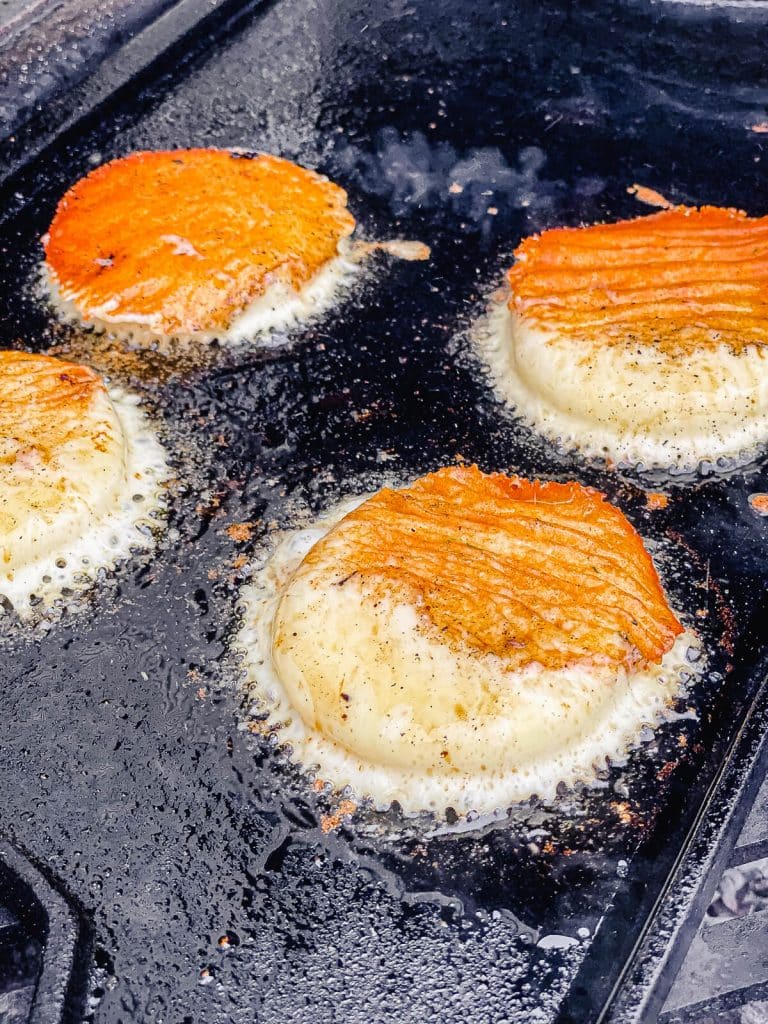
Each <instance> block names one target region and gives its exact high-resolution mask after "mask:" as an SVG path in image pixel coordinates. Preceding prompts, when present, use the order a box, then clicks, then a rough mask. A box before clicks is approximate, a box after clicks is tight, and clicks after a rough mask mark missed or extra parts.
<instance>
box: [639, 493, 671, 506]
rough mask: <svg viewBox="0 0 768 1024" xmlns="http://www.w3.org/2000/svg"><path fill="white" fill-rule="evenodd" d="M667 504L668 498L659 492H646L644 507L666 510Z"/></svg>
mask: <svg viewBox="0 0 768 1024" xmlns="http://www.w3.org/2000/svg"><path fill="white" fill-rule="evenodd" d="M668 504H669V497H668V496H667V495H666V494H662V493H661V491H648V493H647V494H646V496H645V507H646V508H650V509H657V508H666V507H667V505H668Z"/></svg>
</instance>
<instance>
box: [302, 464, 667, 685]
mask: <svg viewBox="0 0 768 1024" xmlns="http://www.w3.org/2000/svg"><path fill="white" fill-rule="evenodd" d="M340 534H341V536H342V537H343V544H342V545H339V544H338V543H337V541H338V540H339V539H340V536H339V535H340ZM327 536H328V538H329V539H331V540H332V542H333V546H334V551H336V552H337V553H338V552H339V551H341V552H342V554H341V560H340V562H339V563H338V567H337V574H338V580H337V583H338V584H339V585H342V584H343V583H345V582H346V581H347V580H348V579H350V577H352V576H355V575H357V576H358V577H359V578H360V581H361V582H362V583H363V585H364V586H365V587H366V588H367V589H368V590H369V591H370V592H372V594H373V596H374V599H375V597H376V595H379V596H385V595H386V596H394V597H395V598H396V599H397V598H398V597H399V598H400V599H403V598H405V599H408V600H411V601H412V602H413V603H415V604H416V606H417V607H418V608H419V610H420V611H421V612H422V613H423V614H424V615H425V616H426V617H427V619H428V620H429V622H430V623H431V625H432V627H433V629H434V630H435V631H437V633H438V635H439V636H440V637H441V638H443V639H445V640H447V641H452V640H453V641H459V642H463V643H465V644H468V645H469V646H470V647H471V648H473V649H474V650H476V651H478V652H480V653H483V654H495V655H497V656H498V657H499V658H501V659H503V660H504V662H505V664H506V666H507V667H508V668H510V669H518V668H523V667H524V666H526V665H528V664H531V663H537V664H540V665H542V666H544V667H546V668H554V669H557V668H563V667H565V666H566V665H571V664H574V663H579V662H586V663H599V664H610V665H614V666H616V667H618V666H620V665H625V666H627V667H631V666H635V665H637V664H638V663H649V664H650V663H658V662H660V661H661V658H662V657H663V655H664V654H665V653H666V652H667V651H668V650H669V649H670V648H671V647H672V644H673V643H674V640H675V637H676V636H678V635H679V634H680V633H681V632H682V626H681V625H680V623H679V622H678V620H677V619H676V617H675V616H674V614H673V613H672V611H671V610H670V608H669V605H668V604H667V600H666V598H665V596H664V592H663V590H662V588H661V585H660V583H659V579H658V576H657V574H656V570H655V569H654V566H653V562H652V561H651V558H650V556H649V555H648V553H647V552H646V550H645V548H644V547H643V543H642V541H641V539H640V537H639V536H638V534H637V533H636V531H635V530H634V529H633V528H632V526H631V525H630V523H629V522H628V521H627V519H626V518H625V517H624V516H623V514H622V513H621V512H620V511H619V510H618V509H616V508H614V507H613V506H611V505H609V504H608V503H607V502H606V501H605V500H604V498H603V496H602V495H601V494H600V493H599V492H597V491H594V490H592V489H590V488H586V487H582V486H580V485H579V484H576V483H567V484H560V483H551V482H543V481H528V480H524V479H521V478H520V477H507V476H505V475H503V474H501V473H493V474H490V475H486V474H484V473H482V472H480V470H479V469H478V468H477V467H476V466H473V467H468V468H460V467H455V468H448V469H441V470H439V471H438V472H436V473H432V474H430V475H428V476H425V477H422V478H421V479H419V480H417V481H416V482H415V483H414V484H412V485H411V486H410V487H407V488H404V489H403V490H396V491H395V490H389V489H386V488H385V489H384V490H382V491H380V492H379V493H378V494H376V495H375V496H374V497H372V498H370V499H368V500H367V501H365V502H364V503H363V504H362V505H360V506H359V508H357V509H356V510H355V511H353V512H351V513H349V514H348V515H347V516H345V517H344V519H343V520H342V521H341V522H340V523H339V524H338V525H337V526H336V527H335V528H334V529H333V530H332V531H331V532H330V533H329V534H328V535H327ZM325 546H326V545H325V540H321V541H319V542H318V543H317V544H316V545H315V546H314V548H313V549H312V550H311V551H310V552H309V554H308V555H307V557H306V559H305V561H304V564H305V565H312V564H313V563H316V562H322V561H323V559H324V557H325V554H324V552H325Z"/></svg>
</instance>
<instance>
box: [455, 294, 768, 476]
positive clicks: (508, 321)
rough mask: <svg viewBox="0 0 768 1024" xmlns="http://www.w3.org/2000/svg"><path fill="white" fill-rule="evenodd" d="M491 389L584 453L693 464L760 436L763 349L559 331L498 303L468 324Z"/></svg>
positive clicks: (764, 411)
mask: <svg viewBox="0 0 768 1024" xmlns="http://www.w3.org/2000/svg"><path fill="white" fill-rule="evenodd" d="M475 340H476V343H477V345H478V348H479V349H480V351H481V354H482V355H483V356H484V357H485V360H486V362H487V364H488V366H489V368H490V370H491V375H492V378H493V383H494V386H495V389H496V391H497V392H498V394H499V395H500V397H501V398H503V399H504V400H505V401H507V402H508V403H510V404H511V405H513V406H514V407H515V408H516V410H517V411H518V412H519V413H520V415H521V416H522V417H523V418H524V419H525V420H526V421H527V422H528V423H530V424H531V426H533V427H534V428H535V429H536V430H537V431H539V432H540V433H541V434H543V435H544V436H545V437H549V438H551V439H554V440H560V441H561V442H563V443H564V444H565V445H567V446H568V447H573V448H577V449H578V450H580V451H581V452H583V453H584V454H586V455H595V456H600V457H606V456H607V457H609V458H611V459H613V460H614V461H624V462H629V463H635V464H637V463H642V464H643V465H645V466H649V467H650V466H658V467H671V466H676V467H677V466H679V467H682V468H695V467H696V466H697V465H698V464H699V463H700V462H702V461H704V460H716V459H718V458H746V457H748V456H749V454H750V453H752V452H753V451H754V449H755V448H756V447H757V446H758V445H760V444H762V443H764V442H765V441H766V440H768V353H766V352H765V351H764V350H763V348H762V347H760V346H749V347H748V348H746V349H744V350H743V351H742V352H740V353H738V354H736V353H734V352H733V351H731V350H730V349H729V348H728V347H727V346H726V345H724V344H719V345H716V346H714V347H711V348H704V347H702V348H701V349H700V350H699V351H698V352H697V354H696V356H695V358H692V357H690V356H681V357H678V358H675V357H674V356H672V355H670V354H669V353H667V352H664V351H663V350H656V349H652V348H650V347H648V346H645V345H639V344H635V343H632V342H631V341H630V340H627V341H626V342H624V343H621V344H618V343H616V342H612V343H611V344H606V345H601V344H600V343H599V342H597V341H596V342H594V343H591V342H589V341H587V340H585V339H579V338H568V337H564V336H558V335H556V334H555V333H553V332H547V331H545V330H542V329H541V328H539V327H536V326H533V325H532V324H531V323H529V322H527V321H526V320H525V318H524V317H521V316H520V315H519V314H517V313H514V312H512V311H510V310H509V309H508V307H507V305H506V303H505V302H502V303H498V304H497V305H495V306H494V307H493V308H492V310H491V313H490V315H489V316H488V317H487V319H486V320H485V322H484V323H482V324H481V325H480V326H479V327H478V328H477V330H476V332H475Z"/></svg>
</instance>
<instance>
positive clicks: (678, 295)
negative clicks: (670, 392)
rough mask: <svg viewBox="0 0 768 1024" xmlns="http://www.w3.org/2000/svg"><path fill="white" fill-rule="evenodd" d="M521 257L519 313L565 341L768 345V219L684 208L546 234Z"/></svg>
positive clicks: (514, 284) (514, 303)
mask: <svg viewBox="0 0 768 1024" xmlns="http://www.w3.org/2000/svg"><path fill="white" fill-rule="evenodd" d="M515 260H516V262H515V264H514V266H513V267H512V269H511V270H510V271H509V273H508V277H509V283H510V285H511V288H512V298H511V301H510V308H511V309H512V310H513V311H514V312H516V313H518V314H519V315H520V316H522V317H524V318H525V320H526V321H527V322H528V323H529V324H531V325H532V326H534V327H540V328H543V329H545V330H551V331H555V332H557V333H558V334H560V335H562V336H564V337H568V338H577V339H583V340H584V341H588V342H591V343H595V344H598V345H600V344H616V343H620V342H626V341H629V342H637V343H638V344H642V345H648V346H659V347H661V348H663V349H665V350H667V351H669V352H675V353H692V352H695V351H696V350H697V349H699V348H701V347H704V348H714V347H715V346H717V345H719V344H726V345H728V346H729V347H730V348H731V349H732V350H733V351H734V352H740V351H742V350H743V349H744V348H745V347H747V346H748V345H764V344H766V343H768V217H748V216H747V215H746V214H745V213H744V212H743V211H741V210H732V209H722V208H720V207H716V206H703V207H701V208H700V209H696V208H692V207H684V206H678V207H675V208H674V209H670V210H663V211H661V212H660V213H654V214H651V215H650V216H647V217H638V218H636V219H634V220H625V221H618V222H617V223H615V224H594V225H591V226H590V227H583V228H554V229H552V230H550V231H544V232H543V233H542V234H541V235H535V236H531V237H530V238H526V239H525V240H524V241H523V242H522V244H521V245H520V246H519V247H518V248H517V249H516V251H515Z"/></svg>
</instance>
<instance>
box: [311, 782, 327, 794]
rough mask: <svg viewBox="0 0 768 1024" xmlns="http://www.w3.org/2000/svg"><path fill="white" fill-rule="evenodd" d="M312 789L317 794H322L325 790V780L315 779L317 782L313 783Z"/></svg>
mask: <svg viewBox="0 0 768 1024" xmlns="http://www.w3.org/2000/svg"><path fill="white" fill-rule="evenodd" d="M312 789H313V790H314V791H315V793H322V791H323V790H324V789H325V782H324V780H323V779H315V781H314V782H313V783H312Z"/></svg>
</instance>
